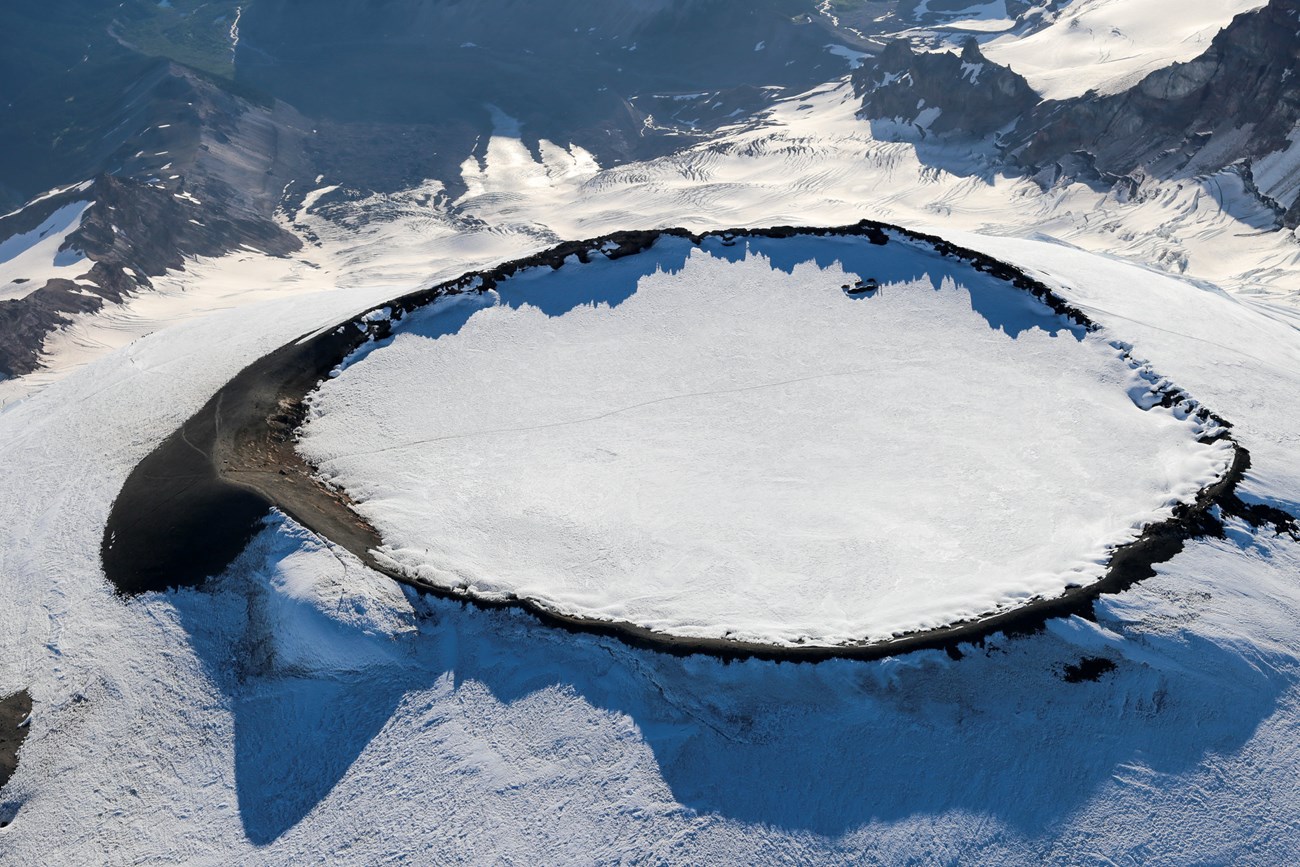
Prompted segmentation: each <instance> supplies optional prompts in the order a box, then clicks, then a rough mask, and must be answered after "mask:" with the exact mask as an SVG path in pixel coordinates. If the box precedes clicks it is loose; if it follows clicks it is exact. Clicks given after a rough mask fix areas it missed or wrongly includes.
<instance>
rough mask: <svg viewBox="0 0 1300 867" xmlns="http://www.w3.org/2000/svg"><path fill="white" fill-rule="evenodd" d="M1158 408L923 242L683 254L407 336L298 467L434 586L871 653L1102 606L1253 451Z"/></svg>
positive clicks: (399, 328)
mask: <svg viewBox="0 0 1300 867" xmlns="http://www.w3.org/2000/svg"><path fill="white" fill-rule="evenodd" d="M869 280H874V281H877V282H878V284H879V289H878V290H876V291H872V292H866V293H863V294H861V295H858V296H853V297H851V296H850V295H849V294H848V293H846V292H845V291H844V290H843V288H842V287H844V286H855V285H857V284H858V283H859V281H869ZM1153 381H1154V379H1153V376H1152V374H1151V372H1150V371H1149V370H1146V369H1145V368H1143V367H1141V366H1140V365H1137V364H1135V363H1133V362H1132V361H1131V360H1130V359H1129V358H1128V357H1127V356H1126V355H1125V354H1124V352H1123V350H1122V349H1121V348H1117V347H1116V346H1115V345H1112V344H1111V343H1110V342H1108V340H1107V339H1106V338H1104V337H1101V336H1099V335H1098V334H1095V333H1088V332H1085V331H1084V330H1083V329H1082V328H1081V327H1079V326H1077V325H1075V324H1072V323H1070V322H1068V321H1067V320H1065V319H1064V318H1062V317H1059V316H1057V315H1056V314H1054V313H1053V312H1052V311H1051V310H1050V309H1049V308H1048V307H1047V306H1046V305H1045V304H1043V302H1041V301H1039V300H1038V299H1036V298H1034V297H1033V296H1032V295H1031V294H1030V293H1028V292H1026V291H1024V290H1021V289H1018V288H1016V287H1014V286H1012V285H1010V284H1007V283H1005V282H1004V281H1002V280H1000V279H998V278H996V277H993V276H991V275H988V274H984V273H981V272H978V271H976V270H975V269H974V268H972V267H971V266H970V265H969V264H967V263H965V262H963V261H961V260H958V259H954V258H946V257H943V256H940V255H939V254H937V253H936V252H935V251H934V250H933V249H931V248H929V247H928V246H926V245H925V244H923V243H921V242H914V241H911V240H907V239H904V238H901V237H892V238H891V240H890V242H889V243H887V244H885V245H874V244H871V243H869V242H868V241H867V240H866V239H863V238H859V237H840V236H827V237H814V236H800V237H795V238H789V239H776V238H741V239H738V240H737V241H735V242H734V243H733V242H724V241H722V240H721V239H719V238H710V239H707V240H705V241H704V242H703V243H702V244H700V245H698V246H697V245H694V244H692V243H691V242H690V241H688V240H686V239H682V238H676V237H665V238H661V239H660V240H659V241H658V242H657V243H656V244H655V245H654V246H653V247H652V248H650V249H649V250H647V251H645V252H643V253H640V254H636V255H633V256H627V257H623V258H620V259H616V260H610V259H606V258H605V257H604V256H601V255H599V254H597V255H595V256H594V257H593V259H592V261H591V262H590V263H587V264H582V263H578V262H577V261H576V259H572V260H570V261H569V262H568V263H566V265H565V266H564V267H562V268H559V269H551V268H548V267H541V268H534V269H529V270H525V271H521V272H519V273H518V274H516V275H515V276H513V277H511V278H510V279H508V280H506V281H503V282H501V283H499V284H498V285H497V286H496V287H495V289H494V290H492V291H489V292H483V293H479V294H470V295H462V296H455V297H451V298H445V299H441V300H439V301H438V302H435V303H434V304H432V305H429V306H427V307H425V308H422V309H421V310H418V311H416V312H415V313H414V314H411V315H408V316H407V317H405V318H404V319H403V320H401V321H400V322H399V323H397V324H396V326H395V328H394V331H393V334H392V336H391V337H389V338H387V339H385V340H383V341H380V342H378V343H373V342H372V343H370V344H368V345H367V346H365V347H363V349H361V350H359V351H358V352H357V353H354V355H353V356H352V357H351V358H349V359H348V360H347V361H346V362H345V363H344V364H343V365H341V366H340V369H339V370H337V371H336V372H335V375H334V376H333V377H332V378H331V379H329V380H327V381H326V382H325V383H324V384H323V385H322V386H321V387H320V388H319V389H318V390H317V391H316V392H314V393H313V394H312V395H311V396H310V399H309V401H310V413H309V420H308V422H307V423H306V424H305V426H304V428H303V430H302V435H301V440H300V445H299V448H300V449H301V451H302V453H303V454H304V456H305V457H306V458H307V459H308V460H310V461H311V462H312V463H313V464H315V465H316V466H317V467H318V468H319V470H320V472H321V474H322V476H323V477H324V478H325V479H326V480H328V482H329V483H331V484H333V485H336V486H339V487H341V488H343V489H344V490H346V491H347V492H348V494H349V495H350V496H351V497H352V499H353V500H354V502H355V503H356V507H357V509H358V510H359V511H360V512H361V513H362V514H363V515H364V516H365V517H366V518H367V519H368V520H369V521H370V522H371V523H372V524H373V525H374V526H375V528H376V529H377V530H379V532H380V533H381V535H382V537H383V539H384V542H385V546H384V549H383V550H382V552H381V556H382V557H383V558H385V559H386V560H388V561H391V563H392V564H393V567H394V568H396V569H399V570H402V571H404V572H406V573H407V574H409V575H411V576H413V577H416V578H418V579H419V580H421V581H423V582H427V583H432V584H434V585H437V586H440V587H444V588H447V589H452V590H457V591H461V592H465V593H468V594H470V595H474V596H477V597H481V598H485V599H505V598H526V599H529V600H531V601H533V602H534V603H536V604H538V605H540V606H543V607H545V608H548V609H550V610H554V611H557V612H561V613H564V614H566V615H571V616H578V617H584V618H590V619H596V620H607V621H619V622H627V623H632V624H635V625H637V626H640V627H645V628H649V629H652V630H655V631H657V632H659V633H662V634H665V635H669V636H676V637H682V638H731V639H736V640H743V641H751V642H763V643H768V644H773V645H793V644H802V645H810V644H811V645H843V644H854V643H863V642H876V641H884V640H888V639H889V638H891V637H894V636H897V635H900V634H905V633H909V632H916V631H920V630H926V629H932V628H938V627H941V626H945V625H950V624H953V623H957V622H961V621H966V620H970V619H972V618H976V617H979V616H982V615H987V614H990V613H993V612H997V611H1002V610H1006V609H1008V608H1011V607H1014V606H1016V605H1018V604H1022V603H1024V602H1026V601H1028V600H1031V599H1034V598H1040V597H1053V596H1059V595H1061V594H1062V593H1064V592H1066V591H1067V590H1068V589H1069V588H1072V587H1077V586H1086V585H1087V584H1089V583H1091V582H1094V581H1096V580H1098V579H1099V578H1100V577H1102V576H1103V575H1104V574H1105V570H1106V564H1107V562H1108V560H1109V557H1110V554H1111V552H1112V551H1113V550H1114V549H1115V547H1117V546H1119V545H1122V544H1124V543H1127V542H1129V541H1131V540H1133V539H1134V538H1136V537H1137V536H1138V535H1139V534H1140V533H1141V531H1142V529H1143V527H1145V526H1147V525H1149V524H1151V523H1152V522H1155V521H1158V520H1161V519H1163V518H1164V517H1166V516H1168V514H1169V513H1170V512H1171V510H1172V509H1173V508H1174V506H1175V505H1176V504H1177V503H1179V502H1188V501H1191V500H1192V499H1194V498H1195V496H1196V494H1197V492H1198V491H1199V490H1200V489H1202V488H1203V487H1204V486H1206V485H1207V484H1209V483H1210V482H1212V481H1213V480H1214V479H1216V478H1217V477H1219V476H1220V475H1221V474H1222V473H1223V472H1224V471H1225V470H1226V467H1227V464H1228V461H1229V459H1230V447H1229V446H1228V445H1227V444H1226V443H1223V442H1206V441H1205V439H1206V438H1205V434H1206V430H1205V429H1204V427H1203V425H1202V424H1201V423H1199V422H1198V421H1197V420H1196V419H1195V418H1190V417H1188V416H1187V413H1186V412H1185V411H1183V410H1182V409H1179V408H1174V409H1166V408H1163V407H1161V406H1159V405H1157V404H1156V401H1155V400H1154V398H1153V394H1152V388H1153Z"/></svg>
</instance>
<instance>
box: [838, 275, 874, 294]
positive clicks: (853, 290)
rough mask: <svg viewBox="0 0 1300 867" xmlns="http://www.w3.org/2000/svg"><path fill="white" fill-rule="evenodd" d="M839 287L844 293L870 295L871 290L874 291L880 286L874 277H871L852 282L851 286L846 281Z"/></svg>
mask: <svg viewBox="0 0 1300 867" xmlns="http://www.w3.org/2000/svg"><path fill="white" fill-rule="evenodd" d="M840 288H842V289H843V290H844V294H846V295H870V294H871V293H872V292H875V291H876V290H877V289H879V288H880V283H879V282H878V281H877V280H876V278H874V277H871V278H869V279H867V280H859V281H858V282H857V283H854V284H853V285H852V286H850V285H848V284H847V283H846V284H845V285H844V286H842V287H840Z"/></svg>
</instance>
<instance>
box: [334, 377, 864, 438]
mask: <svg viewBox="0 0 1300 867" xmlns="http://www.w3.org/2000/svg"><path fill="white" fill-rule="evenodd" d="M882 369H884V368H880V367H875V368H872V369H871V370H838V371H834V372H830V373H816V374H813V375H812V376H801V377H798V378H796V379H784V380H781V381H780V382H764V383H760V384H759V385H744V386H740V387H739V388H721V389H717V390H715V391H692V392H688V393H686V394H670V395H668V396H666V397H658V398H655V399H654V400H647V401H643V402H641V403H634V404H632V405H631V406H624V407H620V408H618V409H611V410H609V411H608V412H602V413H600V414H598V415H593V416H588V417H586V418H576V419H569V420H567V421H553V422H547V423H546V424H538V425H527V426H524V427H503V428H491V429H488V430H480V431H468V432H466V433H458V434H446V435H445V436H439V437H429V438H428V439H421V440H413V441H411V442H409V443H399V444H397V445H391V446H384V447H383V448H379V449H370V450H367V451H356V452H347V453H345V454H340V455H335V457H336V458H347V457H357V456H360V455H378V454H384V453H385V452H391V451H398V450H400V449H409V448H413V447H415V446H419V445H428V444H430V443H440V442H446V441H447V440H459V439H471V438H473V437H479V436H492V435H494V434H508V433H528V432H530V431H538V430H548V429H550V428H557V427H569V426H571V425H579V424H588V423H590V422H593V421H600V420H602V419H606V418H610V417H612V416H616V415H620V414H621V413H625V412H632V411H633V410H638V409H644V408H645V407H647V406H654V405H656V404H660V403H669V402H670V401H675V400H689V399H691V398H695V397H718V396H721V395H724V394H741V393H743V392H747V391H761V390H763V389H768V388H780V387H782V386H786V385H798V384H799V383H801V382H813V381H815V380H819V379H830V378H831V377H838V376H863V375H864V374H868V373H878V372H879V371H880V370H882Z"/></svg>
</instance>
